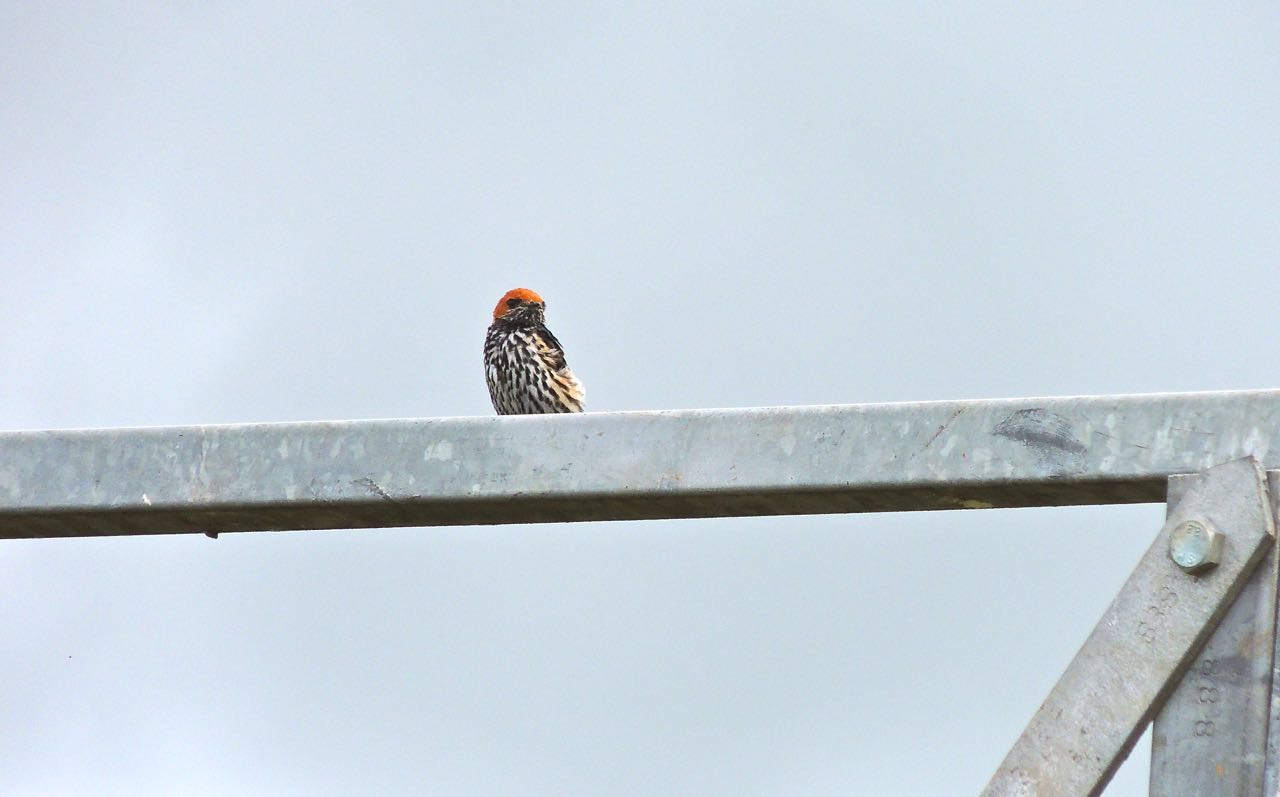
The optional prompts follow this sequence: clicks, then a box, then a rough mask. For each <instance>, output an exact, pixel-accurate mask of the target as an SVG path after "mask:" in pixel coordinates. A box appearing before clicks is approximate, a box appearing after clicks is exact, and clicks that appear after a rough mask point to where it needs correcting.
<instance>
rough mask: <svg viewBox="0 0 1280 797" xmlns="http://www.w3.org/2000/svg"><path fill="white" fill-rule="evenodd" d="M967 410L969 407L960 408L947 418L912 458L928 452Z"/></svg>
mask: <svg viewBox="0 0 1280 797" xmlns="http://www.w3.org/2000/svg"><path fill="white" fill-rule="evenodd" d="M966 409H968V407H960V408H958V409H957V410H956V411H955V412H953V413H951V417H950V418H947V420H946V421H945V422H943V424H942V425H941V426H939V427H938V431H936V432H934V433H933V436H932V437H930V438H929V439H928V440H926V441H925V444H924V445H922V446H920V449H919V450H918V451H916V452H915V453H914V454H912V455H911V458H912V459H915V458H916V456H918V455H919V454H923V453H924V452H925V451H927V450H928V449H929V446H931V445H933V444H934V443H935V442H937V440H938V438H939V437H941V436H942V433H943V432H945V431H947V429H950V428H951V424H953V423H955V421H956V418H959V417H960V416H961V415H963V414H964V411H965V410H966Z"/></svg>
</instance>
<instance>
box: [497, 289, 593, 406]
mask: <svg viewBox="0 0 1280 797" xmlns="http://www.w3.org/2000/svg"><path fill="white" fill-rule="evenodd" d="M546 307H547V305H546V302H544V301H543V300H542V297H541V296H539V295H538V294H536V293H534V292H533V291H531V290H529V289H528V288H514V289H512V290H509V291H507V292H506V293H504V294H502V298H501V299H499V300H498V304H497V306H496V307H494V308H493V323H492V324H490V325H489V332H488V334H486V335H485V338H484V375H485V379H486V381H488V383H489V398H490V399H492V400H493V408H494V409H495V410H497V412H498V414H499V415H538V414H543V413H555V412H582V411H583V409H584V408H585V406H586V404H585V399H586V394H585V392H584V391H583V389H582V383H581V382H579V381H578V377H576V376H574V373H573V371H572V370H570V369H569V364H568V363H567V362H565V359H564V347H563V346H561V345H560V341H558V340H556V336H555V335H553V334H551V330H549V329H547V326H546V315H545V314H546Z"/></svg>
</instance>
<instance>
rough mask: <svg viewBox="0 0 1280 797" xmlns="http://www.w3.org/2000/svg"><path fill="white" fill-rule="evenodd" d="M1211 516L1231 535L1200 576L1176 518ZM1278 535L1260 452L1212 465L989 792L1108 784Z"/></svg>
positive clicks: (1045, 794) (1024, 796)
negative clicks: (1181, 555)
mask: <svg viewBox="0 0 1280 797" xmlns="http://www.w3.org/2000/svg"><path fill="white" fill-rule="evenodd" d="M1192 519H1195V520H1200V521H1208V522H1209V523H1210V524H1212V526H1213V527H1214V528H1216V529H1217V530H1218V531H1219V532H1220V533H1221V534H1223V535H1225V537H1226V545H1225V547H1224V550H1223V552H1222V554H1221V561H1220V563H1219V564H1218V565H1217V567H1215V568H1214V569H1212V570H1210V571H1208V572H1203V573H1200V574H1198V575H1190V574H1188V573H1185V572H1183V571H1182V570H1181V569H1179V568H1178V566H1177V565H1176V564H1175V563H1174V562H1173V560H1172V559H1171V558H1170V555H1169V542H1170V537H1171V536H1172V534H1173V531H1174V529H1175V528H1177V527H1178V526H1179V525H1181V524H1182V523H1183V522H1184V521H1187V520H1192ZM1274 535H1275V524H1274V521H1273V518H1272V514H1271V507H1270V504H1269V501H1268V495H1267V486H1266V476H1265V474H1264V472H1263V470H1262V468H1261V466H1259V464H1258V463H1257V461H1256V460H1254V459H1253V458H1252V457H1250V458H1247V459H1240V460H1235V461H1232V462H1228V463H1225V464H1222V465H1218V466H1216V467H1213V468H1210V469H1209V470H1206V471H1204V472H1203V473H1202V474H1200V476H1198V477H1197V478H1196V479H1195V481H1194V482H1193V483H1192V484H1191V486H1190V487H1189V488H1188V490H1187V494H1186V496H1185V497H1184V498H1183V499H1182V501H1180V502H1179V503H1178V505H1177V506H1176V507H1174V508H1173V509H1172V511H1171V512H1170V513H1169V517H1168V520H1167V521H1166V523H1165V525H1164V528H1163V529H1162V530H1161V531H1160V534H1159V535H1158V536H1157V537H1156V540H1155V542H1154V543H1153V544H1152V546H1151V548H1149V549H1148V550H1147V552H1146V553H1145V554H1144V555H1143V557H1142V559H1141V561H1139V562H1138V566H1137V567H1136V568H1135V569H1134V571H1133V573H1132V574H1131V575H1130V576H1129V579H1128V581H1126V582H1125V584H1124V586H1123V587H1122V588H1121V589H1120V594H1119V595H1117V596H1116V599H1115V600H1114V601H1113V602H1112V604H1111V606H1110V607H1109V608H1108V609H1107V611H1106V613H1105V614H1104V615H1103V617H1102V620H1101V621H1100V622H1099V623H1098V625H1097V626H1096V627H1095V628H1094V630H1093V632H1092V633H1091V634H1090V635H1089V638H1088V639H1087V640H1085V643H1084V646H1083V647H1081V648H1080V652H1079V653H1077V654H1076V657H1075V659H1073V660H1072V662H1071V664H1070V665H1069V666H1068V667H1067V671H1066V672H1065V673H1063V675H1062V677H1061V678H1060V679H1059V680H1058V683H1057V684H1056V685H1055V686H1054V687H1053V689H1052V690H1051V691H1050V692H1049V697H1048V698H1047V699H1046V700H1045V701H1044V703H1043V704H1042V705H1041V706H1040V709H1039V711H1037V712H1036V714H1035V716H1034V717H1032V719H1031V722H1030V723H1029V724H1028V725H1027V729H1026V730H1025V731H1023V733H1022V736H1021V737H1019V739H1018V741H1017V742H1015V743H1014V745H1013V748H1012V749H1011V750H1010V751H1009V754H1008V756H1006V757H1005V760H1004V763H1002V764H1001V765H1000V768H999V769H998V770H997V771H996V774H995V775H994V776H993V777H992V779H991V782H990V783H988V784H987V787H986V789H985V790H984V791H983V795H985V796H986V797H1014V796H1015V795H1017V796H1018V797H1032V795H1034V797H1078V796H1079V795H1090V796H1091V797H1092V795H1097V794H1100V793H1101V792H1102V790H1103V788H1105V787H1106V785H1107V782H1108V781H1110V780H1111V776H1112V775H1113V774H1114V773H1115V771H1116V769H1117V768H1118V767H1119V766H1120V764H1121V762H1123V761H1124V759H1125V757H1126V756H1127V755H1128V754H1129V751H1130V750H1131V749H1132V748H1133V745H1134V744H1135V743H1136V742H1137V740H1138V737H1139V736H1141V735H1142V732H1143V730H1144V729H1145V728H1146V726H1147V723H1149V722H1150V721H1151V718H1152V717H1153V716H1154V715H1155V713H1156V712H1157V711H1158V710H1159V709H1160V707H1161V705H1162V704H1163V703H1164V701H1165V699H1166V698H1167V697H1168V695H1169V693H1170V692H1171V691H1172V689H1173V687H1174V685H1175V684H1176V683H1177V681H1178V679H1179V678H1180V677H1181V676H1182V674H1183V673H1184V672H1185V671H1186V669H1187V667H1188V666H1189V665H1190V663H1191V661H1192V658H1193V657H1194V656H1195V654H1196V652H1197V651H1198V650H1199V649H1200V647H1201V646H1202V645H1203V644H1204V642H1205V640H1206V639H1208V637H1209V635H1210V634H1211V633H1212V632H1213V629H1214V627H1215V626H1216V624H1217V622H1218V620H1219V619H1221V617H1222V615H1223V614H1225V613H1226V610H1227V607H1229V606H1230V605H1231V602H1232V600H1234V599H1235V596H1236V595H1237V594H1238V593H1239V592H1240V590H1241V588H1242V587H1243V586H1244V583H1245V581H1246V579H1247V578H1248V576H1249V575H1250V573H1252V572H1253V570H1254V568H1255V566H1256V565H1257V564H1258V562H1259V561H1260V560H1261V559H1262V557H1263V554H1264V553H1265V552H1266V550H1267V549H1268V547H1269V546H1270V544H1271V542H1272V540H1273V538H1274Z"/></svg>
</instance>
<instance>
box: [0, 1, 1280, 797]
mask: <svg viewBox="0 0 1280 797" xmlns="http://www.w3.org/2000/svg"><path fill="white" fill-rule="evenodd" d="M1277 42H1280V9H1278V8H1277V7H1276V6H1275V5H1274V4H1271V3H1261V2H1259V3H1231V4H1180V3H1173V4H1170V3H1131V4H1124V7H1123V8H1118V7H1116V5H1115V4H1109V3H1093V4H1085V5H1081V4H1075V5H1072V6H1071V7H1066V6H1061V7H1057V8H1045V7H1040V6H1039V4H1016V3H1010V4H979V5H976V6H970V7H965V8H941V7H938V6H935V5H933V4H906V3H895V4H874V5H862V6H851V5H850V4H846V3H833V4H826V5H824V4H803V5H795V4H792V5H790V6H788V7H787V8H785V9H783V8H779V7H771V6H767V5H760V4H715V5H708V6H703V7H702V8H700V9H697V10H690V9H688V8H686V7H684V4H646V5H644V6H643V7H639V6H635V5H618V6H606V5H604V4H595V5H585V4H584V5H578V6H574V5H567V4H539V5H534V4H501V5H499V4H492V5H481V4H456V5H454V6H446V5H427V4H418V3H405V4H379V5H377V6H376V7H371V6H363V7H361V8H359V9H356V8H351V9H347V10H343V9H337V8H317V7H315V6H314V5H312V4H281V3H265V4H263V3H255V4H204V5H200V6H199V7H191V8H163V7H159V6H154V5H144V4H137V5H135V6H133V7H132V8H131V7H129V6H127V5H126V6H119V7H116V8H114V9H108V8H104V7H100V6H99V7H95V8H90V7H89V6H88V5H87V4H71V5H64V6H62V7H60V8H52V7H51V6H50V5H49V4H37V3H15V2H0V75H3V80H0V267H2V268H3V275H4V277H5V278H6V279H5V284H6V286H7V288H8V289H7V290H6V291H4V292H3V293H0V314H3V317H4V319H5V322H6V323H5V326H6V329H7V334H6V335H5V336H4V337H3V339H0V373H3V375H4V378H3V386H4V387H3V390H2V391H0V428H13V429H17V428H49V427H86V426H136V425H160V424H179V423H180V424H193V423H224V422H243V421H284V420H319V419H342V418H370V417H402V416H413V417H422V416H443V415H477V414H488V413H489V412H490V411H491V410H490V408H489V404H488V397H487V394H486V392H485V387H484V380H483V373H482V368H481V361H480V347H481V343H482V339H483V335H484V329H485V326H486V325H487V323H488V313H489V311H490V310H491V308H492V306H493V304H494V302H495V301H496V300H497V297H498V296H500V295H501V294H502V293H503V292H504V291H505V290H507V289H508V288H511V287H515V286H517V285H523V286H527V287H531V288H534V289H536V290H537V291H539V292H540V293H542V294H543V295H544V296H545V297H546V298H547V301H548V312H549V321H550V325H551V328H552V329H553V330H554V331H555V333H556V334H557V336H558V337H559V338H560V339H561V340H562V341H563V342H564V344H565V347H566V349H567V352H568V357H569V362H570V363H571V364H572V365H573V367H574V369H575V371H576V372H577V373H578V374H579V376H580V377H581V378H582V379H583V381H584V383H585V384H586V387H587V391H588V399H589V405H590V409H592V410H595V411H607V410H618V409H662V408H684V407H727V406H762V405H780V404H823V403H854V402H878V401H900V400H920V399H954V398H974V397H1007V396H1026V395H1070V394H1088V393H1123V392H1152V391H1166V390H1207V389H1221V388H1257V387H1271V386H1275V385H1276V384H1277V381H1278V380H1277V375H1276V374H1277V369H1276V368H1275V366H1274V363H1275V359H1276V355H1275V340H1276V325H1277V324H1276V302H1275V297H1276V295H1277V291H1276V289H1277V284H1278V279H1277V276H1276V274H1277V271H1276V269H1277V265H1278V263H1277V252H1278V251H1280V225H1277V223H1276V220H1277V218H1280V191H1277V188H1276V186H1277V185H1280V137H1278V136H1277V135H1276V131H1277V130H1280V47H1278V46H1277ZM1161 515H1162V508H1161V507H1158V506H1143V507H1122V508H1081V509H1052V510H1019V511H1000V512H971V513H932V514H907V515H881V516H870V515H865V516H831V517H806V518H766V519H729V520H710V521H669V522H643V523H612V524H581V525H567V526H531V527H518V528H517V527H505V528H449V529H425V530H424V529H403V530H378V531H355V532H331V531H322V532H306V533H290V534H232V535H224V536H223V537H222V538H221V539H219V540H217V541H212V540H209V539H206V538H205V537H203V536H199V535H188V536H180V537H171V538H157V539H123V538H113V539H97V540H66V541H54V540H42V541H31V542H9V543H7V544H4V545H3V546H0V549H2V550H0V583H3V584H4V595H5V597H4V599H3V600H0V627H3V628H4V629H5V631H4V633H3V634H0V684H3V686H0V761H2V762H3V765H2V766H0V792H3V793H4V794H6V795H10V794H12V795H50V794H59V795H63V794H67V795H78V794H94V795H102V794H107V795H110V794H120V795H149V794H174V793H182V794H212V795H217V794H236V795H244V794H263V795H267V794H270V795H287V794H297V795H327V794H334V795H338V794H353V793H374V794H442V795H493V794H512V795H563V794H610V795H655V794H739V795H779V794H787V795H827V794H876V795H922V794H928V795H933V794H937V795H950V794H956V795H964V794H974V793H976V792H977V791H978V790H979V789H980V788H981V786H982V785H983V784H984V783H985V781H986V779H987V778H988V777H989V776H990V774H991V773H992V771H994V769H995V767H996V765H997V764H998V763H999V761H1000V759H1001V757H1002V756H1003V754H1004V753H1005V751H1006V750H1007V748H1008V746H1009V744H1010V743H1011V742H1012V741H1013V740H1014V738H1015V737H1016V735H1017V734H1018V733H1019V732H1020V731H1021V729H1022V727H1023V726H1024V724H1025V723H1026V721H1027V720H1028V719H1029V718H1030V716H1031V714H1032V712H1033V711H1034V710H1035V708H1036V706H1037V705H1039V702H1040V700H1041V699H1042V698H1043V697H1044V694H1045V693H1046V691H1047V690H1048V688H1049V686H1050V685H1051V684H1052V683H1053V682H1054V681H1055V680H1056V679H1057V677H1058V675H1059V674H1060V673H1061V671H1062V669H1063V668H1064V667H1065V666H1066V664H1067V662H1068V661H1069V660H1070V657H1071V656H1072V654H1073V653H1074V652H1075V650H1076V649H1077V647H1078V646H1079V644H1080V643H1081V642H1082V641H1083V639H1084V637H1085V635H1086V634H1087V632H1088V630H1089V629H1090V628H1091V627H1092V626H1093V624H1094V622H1096V620H1097V618H1098V617H1099V616H1100V614H1101V612H1102V610H1103V608H1104V607H1105V606H1106V605H1107V603H1108V602H1109V601H1110V599H1111V597H1112V595H1113V594H1114V592H1115V591H1116V589H1117V588H1118V587H1119V585H1120V584H1121V583H1122V582H1123V580H1124V578H1125V576H1126V575H1127V574H1128V572H1129V570H1130V568H1131V567H1132V566H1133V564H1134V563H1135V562H1136V560H1137V558H1138V556H1139V554H1140V553H1141V551H1143V550H1144V549H1145V548H1146V546H1147V545H1148V544H1149V542H1150V540H1151V538H1152V536H1153V535H1154V534H1155V532H1156V530H1157V529H1158V526H1159V524H1160V518H1161ZM1082 549H1089V550H1092V551H1094V552H1095V553H1094V555H1093V556H1091V557H1088V558H1082V557H1081V556H1080V555H1079V551H1080V550H1082ZM1147 754H1148V753H1147V749H1146V747H1145V746H1143V747H1140V748H1139V750H1138V752H1137V753H1135V756H1134V760H1131V761H1130V762H1129V764H1127V765H1126V767H1125V769H1124V770H1122V772H1121V774H1120V776H1119V777H1118V779H1117V781H1116V782H1115V783H1114V784H1113V787H1112V789H1111V790H1110V791H1109V792H1108V793H1109V794H1116V795H1139V794H1145V773H1146V762H1145V760H1143V759H1144V758H1145V756H1146V755H1147Z"/></svg>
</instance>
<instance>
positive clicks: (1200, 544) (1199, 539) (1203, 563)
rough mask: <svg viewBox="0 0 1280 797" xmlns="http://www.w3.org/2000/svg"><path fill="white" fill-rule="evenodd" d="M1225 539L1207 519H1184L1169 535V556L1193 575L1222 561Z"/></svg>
mask: <svg viewBox="0 0 1280 797" xmlns="http://www.w3.org/2000/svg"><path fill="white" fill-rule="evenodd" d="M1225 540H1226V538H1225V537H1224V536H1223V535H1222V533H1220V532H1219V531H1218V530H1217V529H1215V528H1214V527H1213V524H1212V523H1210V522H1209V521H1207V520H1204V519H1201V518H1196V519H1194V520H1187V521H1183V522H1182V523H1179V524H1178V526H1177V528H1175V529H1174V530H1173V534H1172V536H1170V537H1169V556H1170V557H1171V558H1172V559H1173V561H1174V563H1175V564H1177V565H1178V567H1180V568H1182V569H1183V571H1184V572H1187V573H1191V574H1193V575H1195V574H1198V573H1203V572H1205V571H1207V570H1211V569H1213V568H1214V567H1215V566H1216V565H1217V564H1218V563H1219V562H1221V561H1222V546H1223V543H1224V541H1225Z"/></svg>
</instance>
